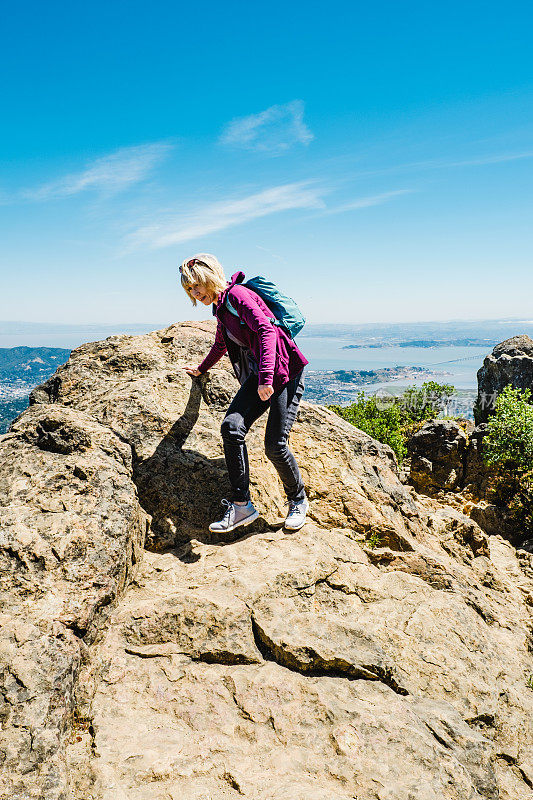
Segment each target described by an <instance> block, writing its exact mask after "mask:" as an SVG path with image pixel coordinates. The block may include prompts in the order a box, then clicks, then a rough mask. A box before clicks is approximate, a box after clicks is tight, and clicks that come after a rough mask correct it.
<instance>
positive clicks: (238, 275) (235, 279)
mask: <svg viewBox="0 0 533 800" xmlns="http://www.w3.org/2000/svg"><path fill="white" fill-rule="evenodd" d="M243 280H244V272H243V271H242V270H239V271H238V272H235V273H234V274H233V275H232V276H231V278H230V280H229V281H228V285H227V286H226V288H225V289H224V291H223V292H221V293H220V295H219V297H218V300H217V303H216V305H215V304H214V303H213V316H216V313H217V311H218V309H219V308H220V306H221V305H222V304H223V303H224V301H225V299H226V295H227V293H228V292H229V290H230V289H231V288H232V286H235V284H236V283H242V282H243Z"/></svg>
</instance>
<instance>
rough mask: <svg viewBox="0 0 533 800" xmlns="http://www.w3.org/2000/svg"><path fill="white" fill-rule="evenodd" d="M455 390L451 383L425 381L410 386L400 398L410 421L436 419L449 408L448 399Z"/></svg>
mask: <svg viewBox="0 0 533 800" xmlns="http://www.w3.org/2000/svg"><path fill="white" fill-rule="evenodd" d="M454 392H455V387H454V386H452V385H451V384H450V383H437V382H436V381H425V382H424V383H423V384H422V386H420V387H418V386H408V387H407V389H406V390H405V392H404V393H403V395H402V396H401V399H400V401H399V402H400V404H401V406H402V409H403V410H404V413H405V416H406V420H408V421H409V422H410V423H413V422H423V421H425V420H428V419H435V417H438V416H439V414H442V413H443V412H444V411H446V410H447V408H448V401H449V399H450V397H451V396H452V394H454Z"/></svg>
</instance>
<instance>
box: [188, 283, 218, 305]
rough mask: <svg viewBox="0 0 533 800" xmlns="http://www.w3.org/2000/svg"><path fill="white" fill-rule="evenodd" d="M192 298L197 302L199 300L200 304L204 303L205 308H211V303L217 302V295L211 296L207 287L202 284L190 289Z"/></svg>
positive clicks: (196, 284)
mask: <svg viewBox="0 0 533 800" xmlns="http://www.w3.org/2000/svg"><path fill="white" fill-rule="evenodd" d="M189 292H190V293H191V295H192V297H194V299H195V300H198V301H199V302H200V303H203V304H204V306H209V305H211V303H214V302H215V295H213V294H211V293H210V292H209V290H208V289H207V287H206V286H202V285H201V284H200V283H195V284H193V286H191V288H190V289H189Z"/></svg>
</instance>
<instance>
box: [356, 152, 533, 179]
mask: <svg viewBox="0 0 533 800" xmlns="http://www.w3.org/2000/svg"><path fill="white" fill-rule="evenodd" d="M530 158H533V150H525V151H521V152H518V153H494V154H493V155H487V156H479V158H470V159H464V160H460V161H450V160H446V159H429V160H427V161H408V162H406V163H404V164H396V165H394V166H390V167H383V168H381V169H370V170H362V171H360V172H358V173H356V174H355V177H368V176H373V175H391V174H394V173H395V172H408V171H410V170H426V169H427V170H432V169H455V168H460V167H485V166H490V165H491V164H503V163H505V162H508V161H522V160H525V159H530Z"/></svg>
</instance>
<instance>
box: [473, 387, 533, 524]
mask: <svg viewBox="0 0 533 800" xmlns="http://www.w3.org/2000/svg"><path fill="white" fill-rule="evenodd" d="M530 398H531V391H530V390H529V389H522V390H521V389H514V388H513V387H512V386H510V385H507V386H505V387H504V388H503V390H502V392H501V394H500V395H499V396H498V398H497V399H496V405H495V409H494V414H493V415H492V416H490V417H489V419H488V422H487V428H488V431H487V433H486V435H485V436H484V437H483V459H484V461H485V463H486V464H487V465H488V466H490V467H492V468H493V469H494V473H495V478H494V484H493V490H492V491H493V496H494V501H495V502H496V504H497V505H500V506H505V507H506V508H507V510H508V512H509V515H510V518H511V520H512V522H513V526H514V527H515V528H516V529H517V532H518V533H519V534H520V535H523V534H528V535H529V534H530V533H531V532H532V531H533V406H532V405H530V403H529V402H528V401H529V400H530Z"/></svg>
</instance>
